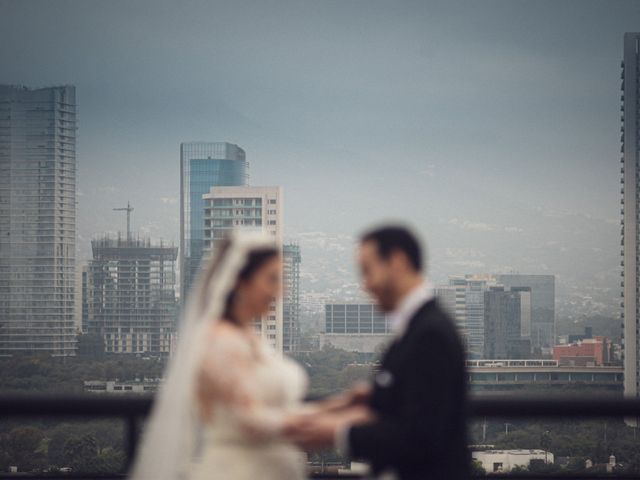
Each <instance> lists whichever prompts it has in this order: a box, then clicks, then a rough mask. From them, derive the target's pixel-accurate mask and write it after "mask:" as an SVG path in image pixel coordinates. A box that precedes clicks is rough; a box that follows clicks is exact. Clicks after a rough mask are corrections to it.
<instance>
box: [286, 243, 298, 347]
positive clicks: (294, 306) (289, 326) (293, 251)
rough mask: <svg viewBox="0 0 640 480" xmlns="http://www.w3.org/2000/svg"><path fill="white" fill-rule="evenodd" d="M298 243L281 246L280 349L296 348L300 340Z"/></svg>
mask: <svg viewBox="0 0 640 480" xmlns="http://www.w3.org/2000/svg"><path fill="white" fill-rule="evenodd" d="M301 262H302V256H301V255H300V245H297V244H292V243H289V244H286V245H284V246H283V247H282V284H283V299H282V349H283V351H285V352H295V351H296V350H298V345H299V340H300V264H301Z"/></svg>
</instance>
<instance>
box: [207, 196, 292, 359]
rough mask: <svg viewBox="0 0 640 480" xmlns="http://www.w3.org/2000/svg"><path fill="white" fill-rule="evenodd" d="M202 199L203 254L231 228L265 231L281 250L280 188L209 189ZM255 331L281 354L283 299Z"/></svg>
mask: <svg viewBox="0 0 640 480" xmlns="http://www.w3.org/2000/svg"><path fill="white" fill-rule="evenodd" d="M202 198H203V200H204V252H205V256H208V255H211V254H213V253H214V252H215V249H216V243H217V242H219V241H220V240H221V239H223V238H224V237H225V235H227V234H228V233H229V232H230V231H231V230H234V229H250V230H258V231H263V232H267V233H268V234H269V235H271V236H272V237H273V239H274V242H275V243H276V246H277V248H278V249H279V250H280V251H282V230H283V229H282V219H283V215H282V205H283V202H282V187H211V189H210V191H209V193H206V194H204V195H203V196H202ZM255 327H256V331H257V332H259V333H260V334H261V336H262V337H263V338H264V339H265V340H267V341H268V342H269V343H270V344H271V346H273V347H274V348H275V349H276V350H277V351H279V352H282V351H283V299H282V295H280V296H279V298H276V299H275V301H274V302H273V304H272V305H271V307H270V311H269V313H268V314H266V315H264V316H263V317H262V318H261V319H257V320H256V323H255Z"/></svg>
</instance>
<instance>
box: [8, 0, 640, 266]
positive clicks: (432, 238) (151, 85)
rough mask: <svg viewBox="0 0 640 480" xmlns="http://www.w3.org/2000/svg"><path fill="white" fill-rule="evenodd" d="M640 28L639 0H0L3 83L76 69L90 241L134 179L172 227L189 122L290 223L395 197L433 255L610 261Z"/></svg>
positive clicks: (60, 76) (149, 224)
mask: <svg viewBox="0 0 640 480" xmlns="http://www.w3.org/2000/svg"><path fill="white" fill-rule="evenodd" d="M638 29H640V2H639V1H633V2H628V1H615V2H613V1H609V0H604V1H598V2H594V1H583V0H580V1H557V0H553V1H540V0H532V1H515V0H505V1H479V0H471V1H465V2H462V1H442V2H430V1H417V2H395V1H394V2H392V1H389V2H377V1H344V0H342V1H328V0H323V1H314V2H305V1H291V2H280V1H255V2H239V1H231V2H214V1H209V0H208V1H200V2H198V1H180V2H176V1H171V2H169V1H158V0H151V1H135V0H134V1H87V0H80V1H49V0H46V1H29V0H17V1H4V0H0V38H1V41H0V65H1V68H0V83H11V84H25V85H28V86H34V87H35V86H47V85H52V84H62V83H70V84H74V85H76V87H77V98H78V104H79V106H78V110H79V131H78V165H79V166H78V191H79V195H80V196H79V234H80V242H81V243H82V242H84V244H85V245H86V242H87V239H88V238H90V236H91V235H92V234H94V233H96V232H100V231H103V230H115V229H117V228H118V227H121V228H122V227H123V226H124V223H125V222H124V215H120V214H118V213H115V212H112V211H111V208H113V207H119V206H124V204H126V201H127V200H131V202H132V204H133V205H134V207H135V211H134V214H133V221H134V225H135V226H136V228H138V229H142V230H143V231H145V232H148V233H150V234H151V235H152V236H153V237H155V238H159V237H163V238H165V239H170V240H175V241H177V238H178V218H179V212H178V208H179V204H178V201H177V200H178V194H179V168H178V166H179V144H180V142H182V141H189V140H205V141H229V142H232V143H237V144H238V145H240V146H241V147H242V148H244V149H245V151H246V153H247V159H248V160H249V161H250V164H251V166H250V172H251V183H253V184H257V185H268V184H279V185H282V186H283V187H284V190H285V198H286V204H285V205H286V207H285V220H286V225H287V235H288V236H289V237H291V238H296V235H298V234H300V233H302V232H311V231H320V232H324V233H325V234H327V235H330V236H331V235H348V234H352V233H353V232H357V231H358V230H359V229H361V228H362V227H363V226H366V225H367V224H369V223H370V222H372V221H375V220H378V219H381V218H401V219H404V220H407V221H410V222H412V223H413V224H415V225H416V226H417V227H418V228H419V229H420V230H421V231H422V232H423V233H424V234H425V236H426V237H427V239H428V240H429V244H430V245H431V250H432V252H434V257H435V259H436V260H439V268H440V270H442V269H444V268H446V269H448V270H447V272H446V273H462V272H463V271H464V270H465V269H467V270H473V269H476V270H488V269H503V270H504V269H509V268H513V269H520V270H522V269H528V270H530V271H533V270H540V271H546V272H551V273H554V272H555V273H558V274H559V275H565V276H567V275H568V274H569V267H568V266H565V267H563V266H559V265H555V264H554V262H556V260H554V259H557V262H558V263H559V264H560V263H562V262H563V261H565V262H566V261H568V260H567V258H571V261H570V263H572V264H575V263H580V259H583V260H582V261H583V262H584V263H585V264H589V265H591V264H594V263H595V264H597V265H596V267H594V268H595V270H593V271H589V272H591V273H589V272H584V273H580V275H583V274H584V275H592V274H594V273H597V272H601V271H602V272H604V271H606V272H607V273H606V275H611V278H613V275H614V273H613V272H614V271H617V270H616V269H617V268H618V267H617V265H616V262H617V255H618V250H619V227H618V225H617V222H618V220H619V210H620V205H619V198H620V195H619V190H620V182H619V178H620V175H619V170H620V163H619V157H620V153H619V151H620V94H621V93H620V60H621V56H622V37H623V33H624V32H625V31H636V30H638ZM563 249H564V250H563ZM567 249H568V250H569V253H567ZM82 251H87V249H86V248H84V247H83V248H82ZM589 252H591V255H592V256H588V255H589ZM598 252H605V253H602V254H600V253H598ZM572 255H573V256H572ZM593 257H596V258H593ZM434 262H435V260H434ZM600 264H601V265H600ZM456 265H457V267H456ZM582 267H583V266H580V267H577V268H582ZM455 268H458V270H460V271H459V272H458V271H452V270H455ZM565 270H566V272H565ZM574 273H575V272H574ZM575 274H576V275H578V273H575Z"/></svg>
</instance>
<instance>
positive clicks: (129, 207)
mask: <svg viewBox="0 0 640 480" xmlns="http://www.w3.org/2000/svg"><path fill="white" fill-rule="evenodd" d="M113 210H114V211H116V212H127V241H129V240H131V212H133V207H132V206H131V205H130V204H129V202H128V201H127V206H126V207H123V208H114V209H113Z"/></svg>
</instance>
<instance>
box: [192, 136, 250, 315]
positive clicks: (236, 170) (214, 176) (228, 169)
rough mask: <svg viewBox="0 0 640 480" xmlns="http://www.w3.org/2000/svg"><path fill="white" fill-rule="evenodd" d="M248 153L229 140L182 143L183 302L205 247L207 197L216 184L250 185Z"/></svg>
mask: <svg viewBox="0 0 640 480" xmlns="http://www.w3.org/2000/svg"><path fill="white" fill-rule="evenodd" d="M248 172H249V166H248V163H247V161H246V158H245V152H244V150H243V149H242V148H240V147H239V146H237V145H234V144H231V143H226V142H185V143H181V144H180V298H181V302H182V304H183V305H184V304H185V299H186V298H187V294H188V292H189V289H190V288H191V284H192V283H193V281H194V279H195V278H196V275H197V273H198V270H199V268H200V262H201V261H202V255H203V247H204V218H203V212H204V200H203V198H202V196H203V195H204V194H206V193H208V192H209V189H210V188H211V187H216V186H242V185H247V181H248V179H249V174H248Z"/></svg>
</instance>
